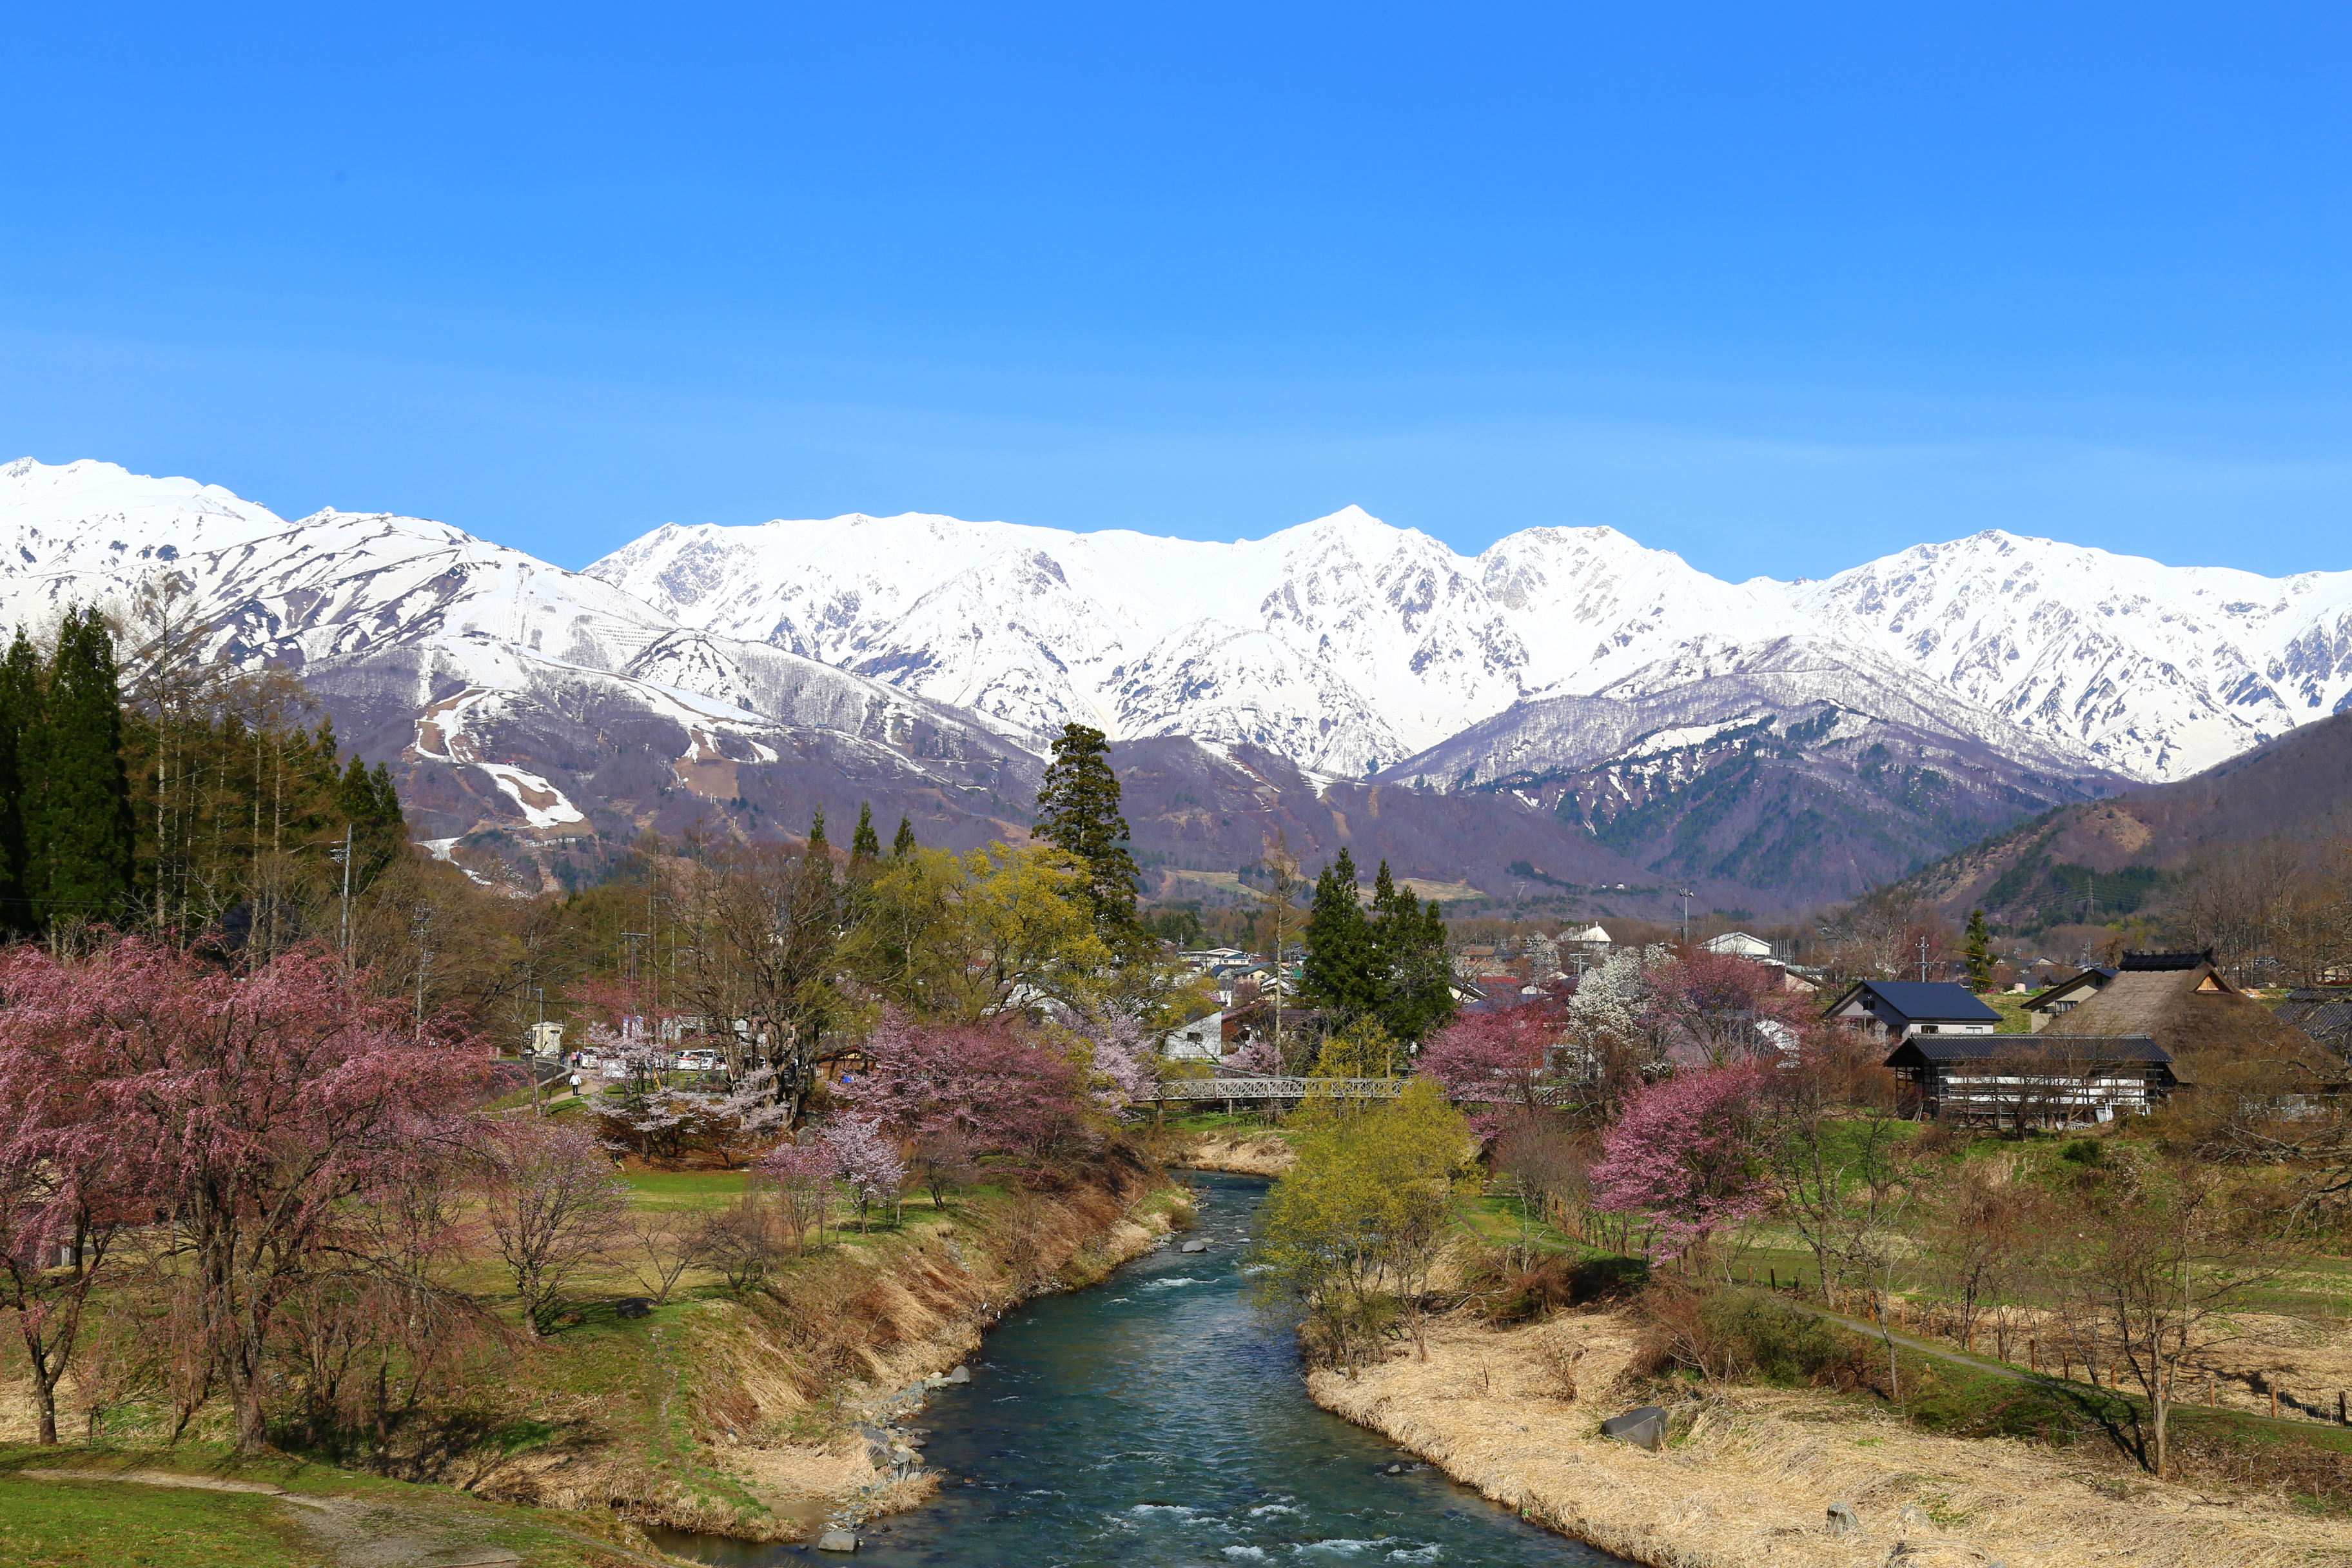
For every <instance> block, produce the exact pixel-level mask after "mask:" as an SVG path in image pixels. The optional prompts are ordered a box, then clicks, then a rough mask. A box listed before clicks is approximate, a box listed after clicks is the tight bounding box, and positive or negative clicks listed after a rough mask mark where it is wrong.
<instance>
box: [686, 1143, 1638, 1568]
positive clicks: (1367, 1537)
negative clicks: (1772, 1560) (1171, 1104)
mask: <svg viewBox="0 0 2352 1568" xmlns="http://www.w3.org/2000/svg"><path fill="white" fill-rule="evenodd" d="M1194 1180H1195V1181H1196V1183H1197V1184H1198V1185H1199V1187H1200V1197H1201V1203H1200V1210H1199V1215H1200V1223H1199V1226H1198V1227H1197V1228H1196V1229H1194V1230H1192V1231H1191V1232H1189V1233H1187V1234H1186V1235H1185V1236H1183V1237H1179V1238H1178V1239H1179V1240H1180V1241H1183V1240H1192V1239H1200V1240H1205V1241H1208V1242H1210V1243H1211V1244H1212V1247H1211V1250H1210V1251H1209V1252H1207V1253H1206V1254H1200V1253H1191V1254H1188V1253H1183V1252H1180V1251H1178V1250H1177V1249H1176V1247H1174V1246H1173V1245H1171V1246H1170V1247H1166V1248H1163V1249H1162V1250H1160V1251H1158V1252H1155V1253H1151V1254H1150V1255H1148V1256H1146V1257H1143V1258H1138V1259H1137V1260H1136V1261H1134V1262H1132V1263H1129V1264H1128V1265H1127V1266H1125V1267H1124V1268H1121V1269H1119V1271H1118V1273H1116V1274H1114V1275H1113V1276H1112V1277H1111V1278H1110V1279H1109V1280H1108V1281H1107V1282H1106V1283H1104V1284H1102V1285H1098V1286H1097V1287H1095V1288H1094V1289H1089V1290H1080V1291H1076V1292H1072V1293H1069V1294H1066V1295H1058V1296H1048V1297H1045V1298H1044V1299H1042V1300H1036V1301H1034V1302H1031V1303H1030V1304H1028V1305H1027V1306H1024V1307H1023V1308H1021V1309H1020V1310H1017V1311H1015V1312H1014V1313H1013V1314H1012V1315H1010V1316H1009V1317H1007V1318H1006V1319H1005V1320H1004V1321H1003V1323H1002V1324H1000V1325H999V1326H998V1327H997V1328H995V1329H994V1330H993V1331H991V1332H990V1334H989V1336H988V1342H987V1344H986V1345H985V1347H984V1348H983V1351H982V1360H980V1361H978V1362H976V1363H973V1366H972V1381H971V1384H967V1385H963V1386H961V1387H954V1388H949V1389H945V1390H942V1391H941V1392H940V1394H939V1395H938V1396H937V1397H936V1398H935V1399H934V1400H933V1402H932V1404H931V1405H930V1407H929V1410H927V1411H926V1412H924V1413H923V1415H920V1416H919V1417H916V1418H915V1422H916V1424H917V1425H919V1426H921V1427H924V1428H926V1429H928V1430H929V1434H930V1441H929V1447H927V1448H926V1449H925V1450H924V1458H926V1459H927V1460H928V1461H929V1463H930V1464H931V1465H932V1466H933V1467H935V1468H938V1469H939V1470H940V1471H941V1472H942V1473H943V1474H944V1475H945V1476H946V1477H947V1478H948V1479H947V1483H946V1485H945V1487H944V1488H942V1489H941V1490H940V1495H939V1497H938V1498H937V1499H936V1500H934V1501H933V1502H931V1503H929V1504H928V1505H926V1506H925V1507H923V1508H922V1509H919V1510H916V1511H914V1512H911V1513H904V1514H898V1515H895V1516H893V1517H891V1518H887V1519H884V1520H879V1521H876V1522H875V1523H873V1524H871V1525H869V1526H867V1527H866V1528H865V1529H863V1530H861V1531H860V1532H859V1534H860V1536H861V1538H862V1544H861V1546H860V1548H859V1551H858V1552H857V1555H856V1558H855V1559H847V1558H843V1559H834V1561H838V1562H843V1563H853V1562H854V1563H856V1564H858V1565H860V1568H918V1565H920V1568H1094V1565H1097V1564H1101V1565H1105V1568H1108V1565H1112V1564H1117V1565H1118V1568H1208V1565H1211V1564H1214V1565H1216V1568H1235V1565H1237V1564H1245V1563H1305V1564H1314V1563H1332V1564H1337V1563H1368V1564H1369V1563H1447V1564H1454V1565H1457V1568H1533V1565H1535V1564H1543V1565H1546V1568H1559V1565H1562V1564H1570V1565H1575V1568H1588V1565H1594V1564H1601V1563H1622V1562H1624V1559H1622V1558H1620V1557H1615V1556H1612V1555H1611V1554H1609V1553H1608V1552H1601V1551H1598V1550H1596V1549H1595V1548H1593V1547H1591V1546H1587V1545H1585V1544H1583V1543H1582V1542H1574V1541H1569V1540H1565V1539H1563V1538H1561V1537H1559V1536H1557V1535H1554V1534H1552V1533H1550V1532H1549V1531H1542V1530H1538V1529H1537V1528H1535V1527H1534V1526H1532V1525H1528V1524H1523V1523H1521V1522H1520V1521H1519V1520H1518V1519H1517V1517H1516V1516H1514V1515H1512V1514H1510V1513H1508V1512H1507V1511H1505V1510H1502V1509H1499V1508H1496V1506H1495V1505H1494V1504H1492V1503H1490V1502H1487V1501H1486V1500H1485V1499H1483V1498H1481V1497H1479V1496H1478V1495H1477V1494H1476V1493H1475V1492H1473V1491H1470V1490H1468V1489H1465V1488H1463V1487H1459V1486H1456V1485H1455V1484H1454V1482H1452V1481H1450V1480H1448V1479H1446V1478H1445V1477H1444V1475H1442V1474H1440V1473H1439V1472H1437V1471H1436V1470H1433V1469H1430V1468H1426V1467H1423V1466H1421V1465H1418V1464H1416V1463H1415V1462H1414V1461H1413V1458H1412V1456H1411V1455H1410V1454H1407V1453H1403V1452H1402V1451H1401V1450H1399V1449H1398V1448H1396V1447H1394V1446H1393V1445H1391V1444H1390V1443H1389V1442H1388V1441H1387V1440H1386V1439H1384V1438H1381V1437H1379V1436H1375V1435H1373V1434H1372V1433H1370V1432H1367V1431H1364V1430H1363V1429H1362V1428H1360V1427H1358V1426H1350V1425H1349V1423H1347V1422H1345V1421H1342V1420H1340V1419H1339V1417H1338V1416H1336V1415H1327V1414H1326V1413H1325V1412H1324V1411H1322V1410H1321V1409H1319V1408H1318V1407H1317V1406H1316V1405H1315V1404H1314V1403H1313V1402H1312V1401H1310V1400H1309V1399H1308V1398H1307V1391H1306V1389H1305V1387H1304V1386H1303V1385H1302V1384H1301V1382H1300V1379H1299V1373H1298V1357H1297V1349H1296V1343H1295V1341H1294V1339H1293V1336H1292V1335H1291V1334H1290V1333H1289V1332H1288V1331H1286V1330H1284V1329H1282V1328H1279V1327H1277V1326H1276V1325H1274V1324H1271V1323H1269V1322H1268V1321H1265V1319H1263V1318H1262V1317H1261V1316H1260V1315H1259V1314H1257V1313H1256V1312H1255V1311H1254V1310H1252V1308H1251V1306H1250V1304H1249V1301H1248V1300H1247V1298H1246V1296H1245V1295H1244V1286H1245V1284H1246V1279H1245V1278H1244V1274H1243V1271H1242V1258H1241V1253H1242V1250H1243V1248H1244V1247H1245V1246H1246V1245H1247V1242H1248V1232H1249V1222H1250V1215H1251V1212H1252V1211H1253V1210H1254V1209H1255V1207H1256V1206H1257V1203H1258V1200H1259V1199H1260V1198H1261V1197H1263V1196H1264V1195H1265V1183H1264V1182H1262V1181H1259V1180H1256V1179H1255V1178H1252V1177H1247V1176H1228V1175H1217V1174H1199V1175H1196V1176H1195V1178H1194ZM1399 1464H1402V1465H1403V1466H1405V1467H1406V1468H1405V1470H1404V1472H1403V1473H1402V1474H1397V1475H1391V1474H1390V1473H1389V1469H1390V1467H1391V1466H1395V1465H1399ZM659 1539H660V1541H661V1543H662V1544H663V1545H664V1546H665V1547H667V1549H668V1550H670V1551H672V1552H678V1553H680V1554H682V1555H689V1556H693V1557H696V1558H698V1559H700V1560H701V1561H703V1562H706V1563H714V1564H721V1565H724V1568H757V1565H762V1564H771V1563H795V1564H803V1565H804V1564H807V1563H811V1562H812V1561H814V1560H817V1554H816V1553H814V1552H809V1551H808V1550H807V1549H805V1548H801V1547H791V1546H773V1545H751V1544H747V1543H744V1542H732V1541H725V1540H721V1539H719V1538H717V1537H712V1536H699V1537H692V1536H685V1535H679V1534H675V1533H671V1532H667V1531H664V1532H661V1534H660V1536H659Z"/></svg>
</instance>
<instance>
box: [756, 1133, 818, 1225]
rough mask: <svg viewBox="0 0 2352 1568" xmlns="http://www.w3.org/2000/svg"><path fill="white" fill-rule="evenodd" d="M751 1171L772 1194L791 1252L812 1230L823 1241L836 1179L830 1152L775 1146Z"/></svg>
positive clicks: (812, 1144) (813, 1145)
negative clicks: (791, 1244) (791, 1247)
mask: <svg viewBox="0 0 2352 1568" xmlns="http://www.w3.org/2000/svg"><path fill="white" fill-rule="evenodd" d="M751 1170H752V1173H753V1177H754V1179H755V1180H757V1181H759V1182H761V1183H762V1184H765V1185H767V1186H769V1187H770V1188H772V1190H773V1191H774V1193H775V1194H776V1212H777V1216H778V1217H779V1218H780V1219H782V1221H783V1225H784V1228H785V1230H786V1231H788V1232H790V1233H791V1236H792V1238H793V1247H794V1249H796V1250H797V1249H798V1248H800V1247H803V1246H804V1245H805V1244H806V1239H807V1237H808V1233H809V1232H810V1231H811V1230H812V1229H814V1231H816V1233H817V1236H818V1238H819V1239H820V1240H822V1239H823V1237H824V1215H825V1210H826V1208H827V1207H828V1206H830V1205H831V1204H832V1202H833V1189H834V1183H835V1180H836V1179H837V1177H836V1174H835V1171H836V1165H835V1160H834V1156H833V1152H832V1151H831V1150H829V1149H827V1148H825V1147H824V1146H823V1145H822V1144H819V1143H815V1142H808V1143H779V1144H777V1145H776V1146H775V1147H774V1148H772V1149H771V1150H769V1151H768V1152H766V1153H764V1154H762V1155H761V1156H760V1158H759V1159H758V1160H756V1161H754V1162H753V1163H752V1166H751Z"/></svg>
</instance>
